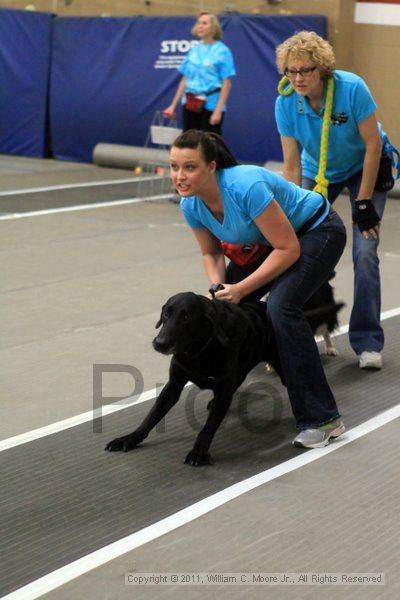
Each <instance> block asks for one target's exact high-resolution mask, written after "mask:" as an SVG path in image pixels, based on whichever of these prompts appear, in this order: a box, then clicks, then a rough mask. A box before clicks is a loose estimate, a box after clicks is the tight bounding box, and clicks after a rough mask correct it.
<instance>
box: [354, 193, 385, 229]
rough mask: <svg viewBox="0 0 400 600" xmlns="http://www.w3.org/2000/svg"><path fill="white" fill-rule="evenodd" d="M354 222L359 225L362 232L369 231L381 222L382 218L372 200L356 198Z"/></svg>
mask: <svg viewBox="0 0 400 600" xmlns="http://www.w3.org/2000/svg"><path fill="white" fill-rule="evenodd" d="M353 222H354V223H355V224H356V225H358V228H359V230H360V231H361V233H362V232H363V231H369V230H370V229H373V228H374V227H376V226H377V225H378V224H379V222H380V218H379V215H378V214H377V212H376V210H375V207H374V205H373V204H372V201H371V200H356V202H355V207H354V212H353Z"/></svg>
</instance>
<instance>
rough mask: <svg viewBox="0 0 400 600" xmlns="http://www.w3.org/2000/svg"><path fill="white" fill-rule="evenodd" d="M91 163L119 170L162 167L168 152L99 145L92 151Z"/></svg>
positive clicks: (135, 147) (166, 163) (167, 159)
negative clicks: (153, 166)
mask: <svg viewBox="0 0 400 600" xmlns="http://www.w3.org/2000/svg"><path fill="white" fill-rule="evenodd" d="M93 162H94V164H95V165H99V166H101V167H114V168H120V169H134V168H135V167H137V166H143V165H160V166H162V165H168V162H169V151H168V150H162V149H160V148H144V147H142V146H123V145H121V144H105V143H99V144H96V146H95V147H94V150H93Z"/></svg>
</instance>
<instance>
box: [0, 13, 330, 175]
mask: <svg viewBox="0 0 400 600" xmlns="http://www.w3.org/2000/svg"><path fill="white" fill-rule="evenodd" d="M193 23H194V18H193V17H179V16H178V17H176V16H175V17H126V18H101V17H94V18H91V17H83V18H82V17H72V18H70V17H67V18H65V17H54V16H53V15H50V14H43V13H33V12H28V11H18V10H5V9H3V10H2V9H0V81H1V82H2V93H1V103H0V153H5V154H19V155H24V156H38V157H41V156H45V155H46V148H47V145H48V144H49V143H50V141H51V148H52V151H53V155H54V157H55V158H58V159H64V160H73V161H84V162H91V160H92V152H93V148H94V146H95V145H96V144H97V143H98V142H108V143H117V144H129V145H134V146H142V145H144V144H146V138H147V136H148V132H149V127H150V124H151V122H152V119H153V117H154V114H155V112H156V111H157V110H161V109H162V108H165V107H166V106H167V105H168V104H169V103H170V101H171V100H172V97H173V95H174V93H175V90H176V87H177V85H178V82H179V80H180V74H179V72H178V71H177V64H179V61H181V60H183V58H184V56H185V54H186V52H187V50H188V48H189V46H190V43H191V41H194V38H193V36H192V35H191V33H190V30H191V28H192V26H193ZM221 23H222V26H223V29H224V37H223V41H224V42H225V43H226V44H227V45H228V46H229V47H230V49H231V50H232V52H233V55H234V58H235V64H236V69H237V73H238V74H237V76H236V77H235V78H234V79H233V86H232V92H231V95H230V97H229V102H228V112H227V114H226V118H225V122H224V127H223V131H224V138H225V139H226V141H227V142H228V144H229V145H230V146H231V147H232V149H233V151H234V152H235V154H236V155H237V157H238V158H239V159H240V160H243V161H247V162H258V163H263V162H265V161H266V160H279V159H280V158H281V150H280V143H279V137H278V132H277V129H276V125H275V120H274V103H275V98H276V94H277V92H276V85H277V82H278V80H279V76H278V73H277V71H276V67H275V47H276V45H277V44H279V43H280V42H282V41H283V40H284V39H286V38H287V37H289V36H290V35H292V34H293V33H295V32H296V31H299V30H302V29H308V30H313V31H316V32H317V33H319V34H320V35H322V36H323V37H326V19H325V17H322V16H315V15H311V16H310V15H304V16H272V17H270V16H250V15H224V16H222V17H221ZM49 65H50V75H49ZM167 67H170V68H167ZM49 124H50V130H48V125H49Z"/></svg>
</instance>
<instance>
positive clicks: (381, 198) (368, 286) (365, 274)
mask: <svg viewBox="0 0 400 600" xmlns="http://www.w3.org/2000/svg"><path fill="white" fill-rule="evenodd" d="M361 177H362V171H360V172H359V173H356V174H355V175H353V176H352V177H350V178H349V179H347V180H346V181H341V182H339V183H331V184H330V185H329V187H328V200H329V202H330V203H331V204H333V202H334V201H335V200H336V198H337V197H338V195H339V194H340V192H341V191H342V190H343V188H345V187H347V188H348V190H349V192H350V202H351V210H352V211H353V210H354V202H355V199H356V198H357V195H358V190H359V189H360V184H361ZM302 186H303V187H304V188H306V189H312V188H313V187H314V186H315V181H313V180H312V179H308V178H303V182H302ZM386 196H387V192H377V191H375V192H374V194H373V196H372V202H373V205H374V207H375V210H376V212H377V213H378V215H379V216H380V218H382V216H383V211H384V208H385V203H386ZM378 246H379V236H378V239H376V240H374V239H373V238H371V237H369V238H368V239H365V238H364V237H363V236H362V235H361V232H360V230H359V228H358V226H357V225H354V224H353V253H352V254H353V266H354V302H353V308H352V311H351V316H350V323H349V341H350V345H351V347H352V348H353V350H354V352H355V353H356V354H361V353H362V352H364V350H367V351H374V352H380V351H381V350H382V348H383V344H384V341H385V340H384V333H383V329H382V326H381V323H380V321H381V279H380V272H379V257H378Z"/></svg>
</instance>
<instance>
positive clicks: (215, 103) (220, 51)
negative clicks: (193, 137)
mask: <svg viewBox="0 0 400 600" xmlns="http://www.w3.org/2000/svg"><path fill="white" fill-rule="evenodd" d="M192 33H193V34H194V35H196V36H197V37H198V38H199V43H198V44H195V45H194V46H192V48H191V49H190V50H189V52H188V54H187V56H186V58H185V60H184V61H183V63H182V65H181V66H180V68H179V71H180V72H181V73H182V74H183V77H182V79H181V81H180V83H179V86H178V89H177V91H176V93H175V96H174V98H173V100H172V102H171V104H170V105H169V106H168V107H167V108H166V109H164V111H163V114H164V115H165V116H166V117H173V116H175V111H176V107H177V106H178V104H179V101H180V100H181V98H182V97H183V98H182V120H183V129H184V130H187V129H199V130H202V131H214V132H215V133H219V134H221V131H222V122H223V118H224V113H225V111H226V101H227V100H228V96H229V93H230V90H231V78H232V77H234V75H236V71H235V66H234V63H233V57H232V53H231V51H230V50H229V48H228V47H227V46H226V45H225V44H224V43H223V42H221V41H220V40H221V37H222V28H221V25H220V23H219V21H218V18H217V17H216V16H215V15H213V14H211V13H207V12H202V13H200V15H199V17H198V19H197V21H196V24H195V26H194V27H193V29H192Z"/></svg>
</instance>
